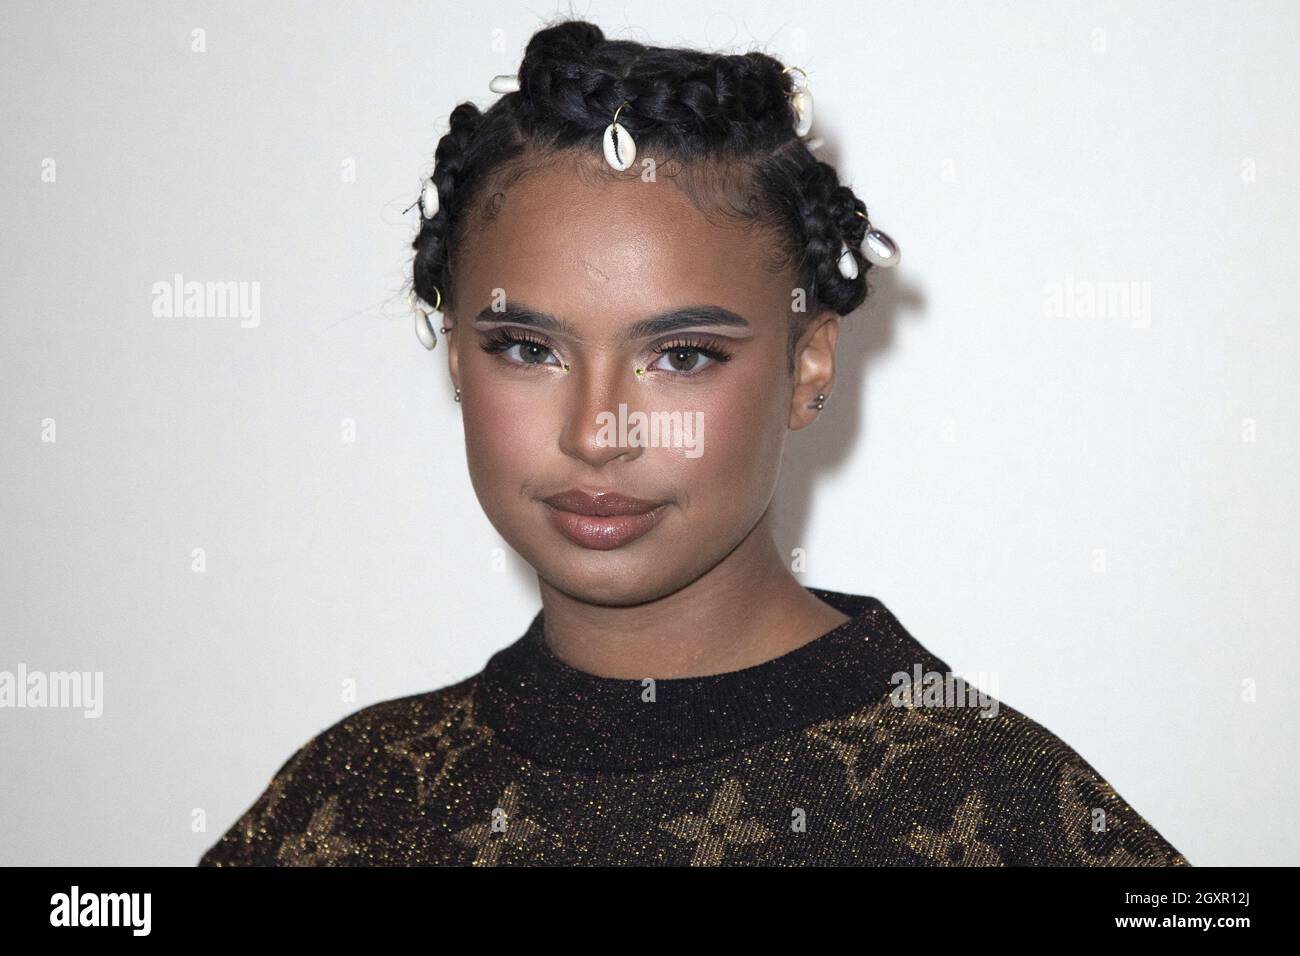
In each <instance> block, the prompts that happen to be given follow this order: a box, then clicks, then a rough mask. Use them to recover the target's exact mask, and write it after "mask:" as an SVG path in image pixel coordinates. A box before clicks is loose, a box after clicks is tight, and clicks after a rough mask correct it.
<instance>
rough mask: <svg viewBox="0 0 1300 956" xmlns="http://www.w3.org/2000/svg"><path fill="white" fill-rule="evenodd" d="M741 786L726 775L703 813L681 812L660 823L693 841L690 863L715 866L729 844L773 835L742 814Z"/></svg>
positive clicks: (742, 795)
mask: <svg viewBox="0 0 1300 956" xmlns="http://www.w3.org/2000/svg"><path fill="white" fill-rule="evenodd" d="M743 790H744V788H743V786H742V785H741V782H740V780H739V779H738V778H736V777H729V778H727V780H726V781H725V782H724V783H723V784H722V786H721V787H719V788H718V790H717V791H716V792H715V793H714V794H713V797H712V799H711V800H710V802H709V809H708V811H707V812H706V813H705V814H704V815H703V816H700V815H699V814H696V813H683V814H682V815H681V816H679V817H677V819H675V820H671V821H669V822H668V823H661V824H660V827H662V828H663V829H665V830H667V831H668V832H669V833H671V834H672V835H673V836H675V837H676V838H677V839H679V840H686V841H688V842H690V843H694V844H695V853H694V855H693V856H692V857H691V866H717V865H719V864H720V863H721V862H722V858H723V856H724V855H725V854H726V852H727V847H728V845H744V844H747V843H761V842H763V841H764V840H770V839H771V838H772V831H771V830H769V829H768V828H767V827H765V826H763V824H762V823H761V822H759V821H758V820H757V819H754V818H753V817H746V816H745V815H744V810H745V797H744V792H743Z"/></svg>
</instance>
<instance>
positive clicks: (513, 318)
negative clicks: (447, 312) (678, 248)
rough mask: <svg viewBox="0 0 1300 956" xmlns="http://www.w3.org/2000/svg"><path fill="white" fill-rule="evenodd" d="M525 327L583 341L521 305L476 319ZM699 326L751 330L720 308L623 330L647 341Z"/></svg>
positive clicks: (672, 312)
mask: <svg viewBox="0 0 1300 956" xmlns="http://www.w3.org/2000/svg"><path fill="white" fill-rule="evenodd" d="M507 322H508V323H511V324H513V325H526V326H530V327H532V328H536V329H541V330H542V331H545V332H551V333H554V334H557V335H564V336H567V337H569V338H571V339H574V340H575V341H582V336H581V335H580V334H579V333H578V330H577V329H576V328H574V326H573V325H572V324H570V323H569V322H566V321H565V320H564V319H561V318H557V317H556V316H554V315H551V314H550V313H548V312H543V311H541V310H540V309H534V308H532V307H530V306H527V305H524V304H523V303H520V302H515V303H512V304H509V305H507V306H506V307H505V308H504V309H499V310H498V309H494V308H493V307H492V306H490V305H489V306H487V307H486V308H485V309H483V311H482V312H480V313H479V314H478V315H477V316H476V317H475V319H474V324H475V325H489V324H500V323H507ZM700 327H724V328H734V329H741V330H744V331H745V332H748V331H750V325H749V323H748V322H747V321H746V320H745V319H744V318H742V317H741V316H739V315H737V314H736V313H735V312H732V311H731V310H730V309H724V308H722V306H719V305H689V306H685V307H683V308H679V309H669V310H668V311H666V312H659V313H657V314H655V315H652V316H650V317H648V318H644V319H638V320H637V321H636V322H633V323H632V324H631V325H629V326H627V328H626V329H625V330H624V335H625V337H626V338H627V339H628V341H633V340H636V339H648V338H653V337H654V336H657V335H667V334H668V333H670V332H676V331H679V330H681V329H688V328H690V329H693V328H700Z"/></svg>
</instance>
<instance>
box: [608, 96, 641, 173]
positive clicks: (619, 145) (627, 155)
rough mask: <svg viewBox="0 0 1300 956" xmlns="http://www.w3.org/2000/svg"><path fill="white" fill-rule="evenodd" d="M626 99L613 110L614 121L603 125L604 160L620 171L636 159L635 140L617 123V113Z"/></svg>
mask: <svg viewBox="0 0 1300 956" xmlns="http://www.w3.org/2000/svg"><path fill="white" fill-rule="evenodd" d="M627 105H628V104H627V100H624V101H623V102H622V103H620V104H619V107H618V109H616V110H614V122H612V123H610V124H609V125H608V126H606V127H605V162H607V163H609V164H610V165H611V166H613V167H614V168H615V169H617V170H619V171H620V172H621V171H622V170H624V169H627V168H628V167H629V166H631V165H632V162H633V160H635V159H636V141H635V140H633V139H632V134H631V133H629V132H628V131H627V130H625V129H624V128H623V127H621V126H619V125H618V114H619V113H621V112H623V107H624V106H627Z"/></svg>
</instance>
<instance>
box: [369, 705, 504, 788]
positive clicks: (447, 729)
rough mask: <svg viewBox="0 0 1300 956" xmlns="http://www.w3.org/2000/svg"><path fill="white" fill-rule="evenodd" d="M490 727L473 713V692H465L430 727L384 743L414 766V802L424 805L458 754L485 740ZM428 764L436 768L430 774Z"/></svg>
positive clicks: (389, 751)
mask: <svg viewBox="0 0 1300 956" xmlns="http://www.w3.org/2000/svg"><path fill="white" fill-rule="evenodd" d="M491 735H492V731H491V730H489V729H488V728H487V727H484V726H482V725H481V724H479V723H478V721H477V720H476V719H475V715H474V694H473V691H472V690H471V691H470V692H469V693H468V694H466V695H465V696H464V697H462V698H461V699H460V700H459V701H457V702H456V704H455V706H453V707H452V709H451V710H450V711H449V712H448V713H447V715H446V716H444V717H443V718H442V719H441V720H439V721H438V722H437V723H435V724H434V725H433V726H432V727H429V728H428V729H426V730H423V731H421V732H420V733H418V734H416V735H415V736H413V737H405V738H403V739H401V740H396V741H393V742H392V743H390V744H387V745H386V746H385V748H384V749H385V750H386V751H387V752H388V753H390V754H392V755H393V756H396V757H401V758H404V759H406V760H408V761H410V763H411V765H412V766H413V767H414V768H415V779H416V785H417V787H418V789H417V791H416V802H417V803H418V804H419V805H420V806H424V805H425V803H426V802H428V799H429V797H430V796H432V794H433V792H434V791H435V790H437V789H438V787H439V785H440V784H442V782H443V781H444V780H446V779H447V776H448V774H450V773H451V772H452V769H453V768H454V767H455V766H456V761H457V760H459V759H460V757H461V755H462V754H463V753H464V752H465V751H467V750H470V749H472V748H474V747H477V746H478V745H479V744H481V743H483V742H484V741H486V740H487V739H488V738H489V737H490V736H491ZM431 768H436V770H434V772H433V774H432V776H430V770H431Z"/></svg>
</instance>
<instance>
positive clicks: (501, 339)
mask: <svg viewBox="0 0 1300 956" xmlns="http://www.w3.org/2000/svg"><path fill="white" fill-rule="evenodd" d="M515 349H518V350H519V351H518V353H516V354H512V353H515ZM483 351H484V352H491V353H494V354H495V353H502V354H503V355H504V356H505V359H504V361H506V362H509V363H510V364H511V365H560V364H561V363H560V361H559V358H558V357H555V353H554V352H553V351H552V350H551V347H550V346H549V345H547V344H546V343H545V342H544V341H542V340H540V339H536V338H533V337H532V336H528V335H520V334H518V333H515V332H509V331H507V330H505V329H499V330H497V331H495V332H492V333H491V334H489V335H488V336H487V337H486V339H485V341H484V342H483ZM548 355H550V356H552V357H555V361H554V362H547V361H546V356H548Z"/></svg>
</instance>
